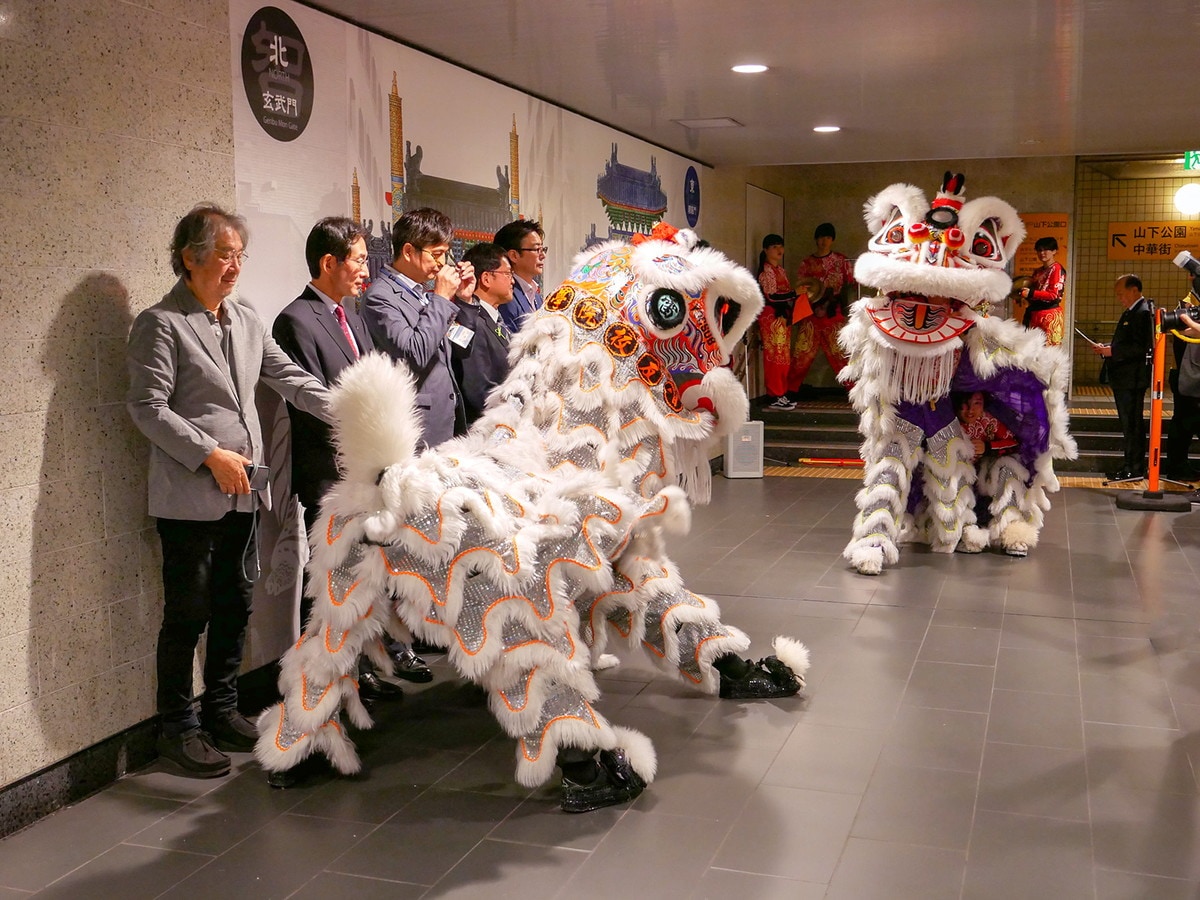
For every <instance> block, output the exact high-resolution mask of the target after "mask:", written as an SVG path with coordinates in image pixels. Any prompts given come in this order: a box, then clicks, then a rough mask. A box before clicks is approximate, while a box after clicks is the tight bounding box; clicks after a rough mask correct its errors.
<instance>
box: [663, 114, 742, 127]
mask: <svg viewBox="0 0 1200 900" xmlns="http://www.w3.org/2000/svg"><path fill="white" fill-rule="evenodd" d="M671 121H673V122H677V123H679V124H680V125H682V126H683V127H684V128H741V127H742V123H741V122H739V121H738V120H737V119H731V118H729V117H728V116H719V117H716V118H712V119H672V120H671Z"/></svg>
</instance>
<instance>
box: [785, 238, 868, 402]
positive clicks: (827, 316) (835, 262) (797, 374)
mask: <svg viewBox="0 0 1200 900" xmlns="http://www.w3.org/2000/svg"><path fill="white" fill-rule="evenodd" d="M799 277H800V278H816V279H819V280H820V282H821V284H823V285H824V286H825V289H824V292H823V293H822V295H821V296H820V297H810V298H809V300H810V301H811V303H812V308H813V314H812V315H811V316H809V317H808V318H807V319H805V320H804V321H803V322H801V323H800V325H799V327H798V328H797V329H796V333H795V335H794V336H793V338H792V371H791V380H793V381H795V382H796V387H797V388H798V387H799V386H800V385H801V384H803V383H804V379H805V378H807V377H808V370H809V369H810V368H812V364H813V360H815V359H816V358H817V353H818V352H821V353H824V354H825V358H826V359H827V360H829V365H830V366H831V367H832V368H833V371H834V374H837V373H838V372H840V371H842V368H843V367H844V366H845V365H846V357H845V356H843V355H842V351H841V348H840V347H838V342H837V336H838V332H839V331H841V330H842V326H843V325H844V324H845V323H846V312H845V310H844V309H843V308H842V304H841V301H842V300H843V299H844V295H843V290H844V289H846V288H848V287H850V285H852V284H854V267H853V266H852V265H851V264H850V260H848V259H847V258H846V257H845V256H844V255H843V254H841V253H838V252H836V251H832V252H830V253H827V254H825V255H824V256H816V255H815V254H814V255H812V256H806V257H805V258H804V261H803V262H802V263H800V272H799Z"/></svg>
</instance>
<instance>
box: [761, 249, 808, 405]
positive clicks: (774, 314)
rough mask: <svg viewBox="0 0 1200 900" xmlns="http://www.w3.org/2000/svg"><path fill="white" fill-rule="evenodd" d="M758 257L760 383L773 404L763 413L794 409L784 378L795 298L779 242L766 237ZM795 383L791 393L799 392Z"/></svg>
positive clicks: (789, 356) (789, 365)
mask: <svg viewBox="0 0 1200 900" xmlns="http://www.w3.org/2000/svg"><path fill="white" fill-rule="evenodd" d="M762 246H763V248H762V252H761V253H759V254H758V286H759V288H760V289H761V290H762V292H763V297H764V298H765V299H766V301H767V303H766V305H765V306H764V307H763V311H762V313H761V314H760V315H759V317H758V328H759V333H760V334H761V335H762V345H763V380H764V381H765V382H766V388H767V393H768V394H769V395H770V396H772V397H774V398H775V399H774V402H772V403H770V404H768V406H767V409H773V410H781V411H787V410H792V409H795V408H796V404H795V403H793V402H792V401H791V400H789V399H788V388H789V386H790V385H789V384H788V377H789V375H790V374H791V370H792V309H793V304H794V303H795V301H796V294H795V292H794V291H793V290H792V286H791V283H790V282H789V281H788V277H787V272H786V271H785V270H784V268H783V238H782V237H780V236H779V235H777V234H768V235H767V236H766V237H765V238H763V242H762ZM799 388H800V384H799V382H797V383H796V385H795V386H794V388H793V390H799Z"/></svg>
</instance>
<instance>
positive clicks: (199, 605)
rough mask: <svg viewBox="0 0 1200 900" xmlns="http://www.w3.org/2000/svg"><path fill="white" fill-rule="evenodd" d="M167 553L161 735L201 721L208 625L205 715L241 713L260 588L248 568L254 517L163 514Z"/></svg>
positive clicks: (160, 529)
mask: <svg viewBox="0 0 1200 900" xmlns="http://www.w3.org/2000/svg"><path fill="white" fill-rule="evenodd" d="M158 536H159V538H160V539H161V541H162V554H163V622H162V628H160V629H159V632H158V712H159V716H160V717H161V720H162V729H163V734H165V735H168V736H174V735H178V734H181V733H183V732H184V731H187V730H189V729H191V728H195V727H196V726H197V725H199V724H200V723H199V720H198V719H197V717H196V711H195V709H194V708H193V706H192V700H193V697H192V660H193V658H194V656H195V653H196V644H197V643H198V642H199V640H200V635H201V634H202V633H203V632H204V629H205V627H207V628H208V640H207V643H206V646H205V654H204V689H205V691H204V696H203V697H202V698H201V704H200V705H201V709H202V713H203V716H204V718H205V719H206V720H207V719H219V718H221V717H223V716H225V715H228V714H230V713H233V712H235V711H236V710H237V700H238V693H237V677H238V671H239V670H240V669H241V667H242V649H243V646H244V645H245V641H246V624H247V623H248V622H249V620H250V600H251V596H252V595H253V592H254V585H253V583H252V582H250V581H249V580H248V579H247V578H246V576H245V573H244V572H243V558H244V557H249V558H253V553H254V546H253V540H254V515H253V514H252V513H243V512H229V513H226V514H225V516H224V517H223V518H220V519H217V520H216V521H212V522H193V521H188V520H183V519H159V520H158Z"/></svg>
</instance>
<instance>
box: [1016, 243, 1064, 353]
mask: <svg viewBox="0 0 1200 900" xmlns="http://www.w3.org/2000/svg"><path fill="white" fill-rule="evenodd" d="M1033 249H1034V250H1035V251H1036V252H1037V258H1038V262H1040V263H1041V265H1040V266H1039V267H1038V268H1036V269H1034V270H1033V280H1032V283H1031V284H1030V285H1029V287H1027V288H1025V289H1024V290H1023V291H1021V296H1022V297H1024V298H1025V300H1026V302H1027V303H1028V304H1029V306H1028V307H1026V309H1025V318H1024V320H1023V321H1022V323H1021V324H1022V325H1024V326H1025V327H1026V328H1039V329H1041V330H1042V331H1044V332H1045V333H1046V346H1047V347H1057V346H1059V345H1060V344H1061V343H1062V342H1063V326H1064V323H1065V322H1066V318H1067V317H1066V315H1065V314H1064V312H1063V306H1062V299H1063V289H1064V288H1065V287H1066V286H1067V270H1066V269H1064V268H1063V267H1062V264H1061V263H1058V262H1055V261H1054V254H1056V253H1057V252H1058V241H1056V240H1055V239H1054V238H1052V237H1043V238H1038V240H1037V243H1036V244H1034V245H1033Z"/></svg>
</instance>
